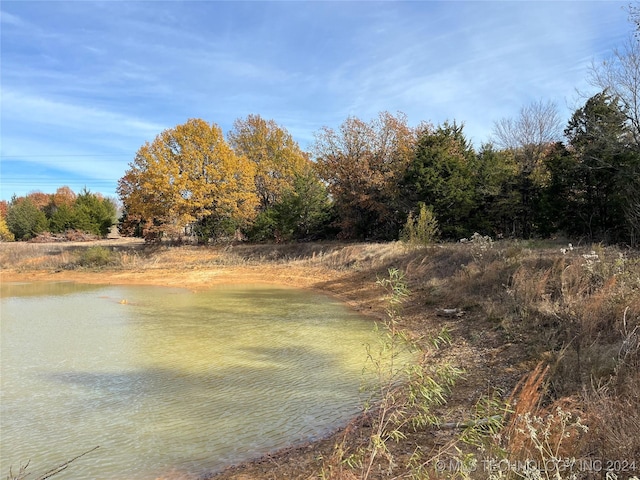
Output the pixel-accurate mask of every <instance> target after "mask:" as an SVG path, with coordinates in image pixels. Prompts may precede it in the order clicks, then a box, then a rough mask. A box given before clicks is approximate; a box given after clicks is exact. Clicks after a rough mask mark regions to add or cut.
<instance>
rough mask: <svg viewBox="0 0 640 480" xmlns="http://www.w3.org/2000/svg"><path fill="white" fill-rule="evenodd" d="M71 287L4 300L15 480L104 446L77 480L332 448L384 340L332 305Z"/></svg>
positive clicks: (23, 289) (7, 418)
mask: <svg viewBox="0 0 640 480" xmlns="http://www.w3.org/2000/svg"><path fill="white" fill-rule="evenodd" d="M69 287H71V285H70V284H63V285H58V286H57V287H54V286H52V285H49V286H46V287H45V286H43V285H34V286H33V290H31V289H30V288H29V287H28V286H26V285H22V286H19V287H18V286H15V288H13V289H12V290H9V291H10V292H11V293H12V296H4V298H3V299H2V300H1V303H0V308H1V313H2V331H1V333H2V335H1V339H0V341H1V350H0V352H1V355H2V388H1V398H0V400H1V401H0V409H1V410H0V413H1V425H0V427H1V428H2V444H1V446H0V463H1V464H2V466H3V469H8V466H9V465H14V467H16V466H17V465H18V464H19V463H20V462H24V461H26V460H29V459H30V460H31V465H32V466H33V467H35V468H36V469H37V472H36V473H39V472H40V471H44V470H46V469H47V468H49V467H51V466H53V465H57V464H59V463H61V462H62V461H64V460H67V459H68V458H71V457H73V456H74V455H76V454H78V453H81V452H82V451H85V450H87V449H89V448H91V447H93V446H95V445H100V449H99V450H97V451H96V452H93V453H92V454H91V455H88V456H87V457H83V458H82V460H81V461H78V462H77V463H74V465H73V466H72V467H70V468H72V469H73V475H72V476H73V478H77V479H81V478H87V479H89V478H91V479H93V478H102V479H116V478H125V477H126V478H130V479H143V478H145V479H146V478H155V477H156V476H159V475H162V474H163V472H166V471H168V470H176V471H180V472H183V473H187V474H193V475H194V476H198V475H201V474H202V473H204V472H209V471H214V470H217V469H219V468H221V467H224V466H225V465H227V464H229V463H234V462H238V461H242V460H246V459H248V458H251V457H254V456H256V455H259V454H262V453H264V452H266V451H268V450H271V449H275V448H280V447H284V446H286V445H288V444H290V443H292V442H296V441H303V440H308V439H313V438H317V437H319V436H322V435H324V434H326V433H327V432H328V431H330V430H332V429H334V428H336V427H337V426H339V425H340V424H342V423H344V422H345V421H346V420H347V419H348V418H349V417H350V416H351V415H353V414H355V413H356V412H357V410H358V408H359V405H360V399H359V395H358V387H359V384H360V376H361V371H362V366H363V364H364V362H365V356H366V354H365V349H364V347H363V345H364V344H365V343H373V342H375V339H374V336H373V333H372V329H371V325H370V323H369V322H365V321H363V320H362V319H361V318H359V317H357V316H356V315H354V314H353V313H352V312H350V311H348V310H347V309H346V308H345V307H344V306H343V305H341V304H339V303H337V302H336V301H334V300H332V299H330V298H328V297H325V296H322V295H317V294H313V293H310V292H306V291H305V292H303V291H298V290H293V289H283V288H266V287H258V286H250V287H226V288H221V289H216V290H212V291H209V292H203V293H190V292H187V291H184V290H179V289H162V288H151V287H118V286H110V287H100V288H97V287H94V286H92V287H86V286H78V289H77V290H75V291H71V290H70V289H69ZM54 291H57V292H59V293H61V294H54V293H52V292H54ZM34 292H39V293H34ZM5 293H6V290H3V295H4V294H5ZM0 473H1V474H4V472H0Z"/></svg>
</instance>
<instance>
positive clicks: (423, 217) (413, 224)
mask: <svg viewBox="0 0 640 480" xmlns="http://www.w3.org/2000/svg"><path fill="white" fill-rule="evenodd" d="M438 234H439V230H438V221H437V220H436V217H435V215H434V213H433V208H432V207H431V206H429V207H427V206H426V205H425V204H424V203H421V204H420V212H419V213H418V218H414V216H413V212H409V216H408V217H407V223H405V226H404V229H403V230H402V234H401V239H402V241H404V242H406V243H408V244H409V245H413V246H418V245H429V244H431V243H433V242H434V241H435V240H436V239H437V238H438Z"/></svg>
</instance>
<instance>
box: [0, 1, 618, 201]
mask: <svg viewBox="0 0 640 480" xmlns="http://www.w3.org/2000/svg"><path fill="white" fill-rule="evenodd" d="M35 5H37V6H38V8H34V6H35ZM624 5H625V3H624V2H617V1H609V2H597V1H596V2H533V1H530V2H529V1H524V2H515V1H513V2H492V1H482V2H464V1H461V2H445V1H442V2H432V1H429V2H276V1H274V2H199V1H187V2H161V1H157V2H156V1H149V2H129V1H122V2H93V1H83V2H74V1H68V2H64V1H62V2H38V3H35V2H31V1H29V0H26V1H20V2H18V1H5V2H3V4H2V11H1V12H0V22H1V23H2V57H3V61H2V70H1V85H2V123H3V125H2V126H3V128H2V160H3V178H2V184H3V193H2V196H3V198H6V193H5V190H6V187H7V185H6V184H7V180H6V179H7V178H9V177H8V176H7V175H5V172H6V171H7V170H6V168H8V167H6V165H8V162H9V160H10V157H11V156H13V157H14V158H15V162H17V163H12V164H11V165H12V171H13V172H14V173H15V171H16V170H15V169H16V168H19V165H24V166H25V169H27V168H31V167H30V166H33V165H38V166H40V167H42V168H43V170H42V175H46V174H49V173H50V174H51V175H61V176H60V183H61V184H64V183H65V182H64V175H69V176H71V175H72V174H74V173H78V172H80V173H81V174H82V175H85V176H86V178H87V179H89V180H90V179H91V178H101V179H105V180H103V181H104V182H106V181H107V180H106V179H108V178H111V179H112V180H111V182H110V183H109V185H115V182H116V181H117V179H118V178H119V177H120V176H122V174H123V173H124V170H125V169H126V163H127V162H128V161H129V160H130V159H132V158H133V156H134V155H135V152H136V150H137V149H138V148H139V147H140V146H141V145H142V144H143V143H144V142H145V141H150V140H152V139H153V138H154V137H155V135H157V134H158V133H160V131H162V130H163V129H165V128H169V127H172V126H175V125H177V124H179V123H183V122H184V121H186V119H188V118H192V117H201V118H204V119H206V120H207V121H213V122H216V123H218V124H219V125H220V126H221V127H222V128H223V130H225V131H228V130H229V129H230V128H231V126H232V123H233V121H234V120H235V119H236V118H238V117H244V116H246V115H248V114H250V113H258V114H260V115H262V116H263V117H266V118H273V119H275V120H276V121H277V122H278V123H280V124H281V125H282V126H284V127H286V128H287V129H288V130H289V131H290V132H291V133H292V134H293V135H294V138H295V139H296V140H298V141H299V142H300V144H301V145H302V146H303V147H305V148H306V147H310V145H311V143H312V142H313V134H314V132H316V131H318V130H319V128H320V127H322V126H323V125H327V126H331V127H337V126H338V125H339V124H340V123H341V122H342V121H344V119H345V118H346V117H347V116H348V115H355V116H359V117H361V118H363V119H367V120H368V119H370V118H372V117H374V116H375V115H376V114H377V113H378V112H379V111H382V110H388V111H391V112H396V111H402V112H404V113H406V114H407V115H408V117H409V120H410V121H411V122H412V123H413V124H417V123H419V122H420V121H423V120H425V121H433V122H435V123H439V122H442V121H444V120H447V119H449V120H453V119H455V120H457V121H458V122H464V123H465V124H466V129H467V133H468V135H469V136H471V137H472V139H473V140H474V142H475V143H476V144H479V143H481V142H482V141H485V140H487V139H488V136H489V134H490V131H491V128H492V123H493V122H494V121H495V120H498V119H499V118H501V117H503V116H510V115H515V114H516V113H517V112H518V110H519V109H520V107H521V106H523V105H524V104H526V103H528V102H529V101H532V100H538V99H545V100H546V99H549V100H552V101H555V102H556V103H558V104H559V105H560V106H563V105H566V104H568V103H569V102H567V101H566V99H567V98H568V97H571V96H572V95H574V93H575V89H576V88H579V89H583V90H587V88H586V87H587V84H586V81H585V78H586V74H587V68H588V65H589V64H590V62H591V60H592V59H593V58H596V59H598V58H602V56H603V55H606V54H607V53H608V52H610V51H611V49H612V48H613V47H615V46H616V45H617V44H620V43H621V42H622V40H623V38H624V37H625V36H626V35H627V34H628V32H629V29H630V26H629V24H628V23H627V18H626V13H625V12H624V10H623V9H622V7H623V6H624ZM569 113H570V112H569V109H568V108H567V111H566V112H565V114H566V115H567V117H568V115H569ZM54 152H55V155H56V156H54ZM65 154H67V155H89V156H91V155H93V157H91V158H92V160H91V161H90V162H88V161H87V162H84V163H82V162H80V161H71V162H67V163H65V162H64V161H60V160H59V158H60V157H58V156H57V155H63V156H64V155H65ZM106 154H117V155H118V156H119V157H118V158H117V159H114V158H110V159H106V158H104V157H101V156H100V155H106ZM29 155H42V156H38V157H30V158H28V159H26V158H25V157H28V156H29ZM36 158H37V160H36ZM70 158H89V157H70ZM101 158H102V160H100V159H101ZM25 162H30V163H25ZM14 167H15V168H14ZM56 172H58V173H56ZM65 172H66V173H65ZM16 175H17V174H16ZM69 178H70V177H69ZM33 187H34V188H37V185H36V184H35V182H34V185H33ZM109 188H112V189H113V187H111V186H110V187H109ZM107 193H109V192H107ZM110 194H113V191H111V192H110Z"/></svg>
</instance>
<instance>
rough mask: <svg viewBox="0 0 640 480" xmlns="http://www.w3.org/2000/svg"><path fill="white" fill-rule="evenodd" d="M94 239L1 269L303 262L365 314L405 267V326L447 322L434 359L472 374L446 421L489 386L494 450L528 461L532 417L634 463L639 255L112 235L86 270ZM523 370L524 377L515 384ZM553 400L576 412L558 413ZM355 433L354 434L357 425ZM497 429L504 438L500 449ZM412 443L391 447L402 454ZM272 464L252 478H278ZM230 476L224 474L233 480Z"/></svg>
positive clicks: (299, 265)
mask: <svg viewBox="0 0 640 480" xmlns="http://www.w3.org/2000/svg"><path fill="white" fill-rule="evenodd" d="M479 242H480V241H479ZM91 245H95V244H91ZM88 246H89V244H69V245H67V244H8V243H0V267H1V268H2V269H3V270H12V271H17V272H30V271H36V270H48V271H55V270H67V269H87V268H91V269H98V270H100V269H106V270H107V271H115V272H149V273H152V272H153V271H159V272H162V271H164V270H167V269H174V270H175V269H179V270H180V271H183V272H184V271H208V270H211V269H225V268H229V269H233V268H235V267H241V268H245V269H255V270H260V269H261V268H263V267H264V268H266V267H267V266H269V267H273V266H276V267H278V268H281V271H287V270H289V269H291V270H293V269H298V270H304V269H309V270H310V271H313V272H329V273H327V274H326V275H321V277H322V278H319V279H318V281H317V283H316V286H317V287H318V288H324V289H328V290H330V291H333V292H339V293H340V294H341V295H343V297H344V298H349V299H351V300H353V301H356V300H357V302H358V303H359V304H361V305H366V306H367V307H366V308H373V309H375V308H377V307H379V306H380V305H379V302H380V300H379V298H378V297H379V296H380V295H379V292H375V291H374V290H375V287H374V283H375V280H376V278H380V277H384V276H385V275H386V273H387V270H388V268H390V267H395V268H397V269H399V270H401V271H403V272H405V274H406V280H407V283H408V287H409V290H410V291H411V292H412V295H411V298H410V301H409V302H408V303H407V305H406V311H405V314H404V316H403V319H402V326H403V327H404V328H407V329H408V330H409V331H410V332H411V334H412V335H414V337H415V338H421V337H425V338H427V337H428V336H429V335H432V334H433V332H434V331H437V330H439V329H440V328H441V327H442V326H446V327H447V328H448V329H449V330H450V331H451V333H452V337H453V341H454V347H452V350H451V353H447V351H444V352H442V353H439V355H441V356H443V358H445V359H447V360H451V361H454V362H457V364H458V365H460V366H462V367H464V368H466V370H467V371H469V372H472V375H471V376H470V378H469V379H468V380H466V381H463V382H460V385H459V386H458V387H456V390H454V392H453V396H452V398H451V401H450V405H449V407H447V408H445V409H444V410H442V412H441V414H442V415H443V416H444V417H445V418H446V419H447V420H464V419H465V417H466V418H468V417H469V416H470V412H471V411H472V409H473V405H474V404H475V403H476V402H477V401H478V400H479V398H480V396H481V395H483V394H486V393H487V392H492V391H499V392H501V393H499V394H498V397H499V400H500V401H501V402H507V401H508V398H509V392H513V397H512V402H511V404H512V405H513V406H514V408H515V412H516V413H515V414H513V415H512V416H511V417H510V418H511V423H507V424H505V426H504V428H505V430H504V431H503V432H502V433H503V435H504V437H503V440H501V442H503V443H501V444H500V445H501V448H503V449H506V451H508V452H510V453H509V455H512V456H513V458H524V457H526V456H527V455H531V454H532V448H535V445H534V444H533V443H531V439H530V438H529V439H527V438H526V437H524V436H522V434H519V433H518V432H519V431H520V430H521V431H527V428H529V427H531V423H529V424H528V426H527V424H522V423H517V422H522V421H524V419H525V418H528V419H529V420H528V421H529V422H531V421H533V420H532V419H541V420H540V422H539V423H538V424H537V426H536V427H535V428H539V429H542V430H544V429H545V428H546V429H548V431H549V432H550V433H549V435H550V438H552V439H553V438H555V437H554V436H555V435H557V434H558V432H559V431H561V429H562V428H565V427H566V426H567V425H574V427H572V428H574V430H575V432H574V433H572V436H571V438H570V439H568V440H566V441H564V443H563V444H562V446H561V448H559V450H558V451H559V452H561V453H562V455H565V454H566V455H571V456H574V457H577V458H578V457H589V456H591V457H594V458H598V459H600V460H602V459H606V458H609V459H618V460H622V459H627V460H633V459H635V458H640V436H638V435H637V433H636V432H638V431H640V398H639V396H638V391H640V339H639V337H640V257H639V255H638V252H637V251H625V250H620V249H616V248H613V247H607V248H603V247H601V246H598V245H596V246H583V247H581V248H574V249H566V248H565V249H563V247H564V245H559V244H545V245H532V244H528V243H524V242H510V241H501V242H495V243H490V244H487V243H486V242H485V243H477V244H476V243H474V242H469V243H467V244H460V243H458V244H442V245H433V246H429V247H422V248H408V247H407V246H406V245H405V244H402V243H399V242H396V243H384V244H371V243H339V242H326V243H324V242H323V243H299V244H289V245H244V244H239V245H226V246H216V247H202V246H188V245H184V246H180V247H171V246H166V245H159V246H158V245H156V246H145V245H144V244H142V243H140V242H137V243H136V242H135V241H134V242H130V243H126V242H123V243H118V242H113V241H109V242H107V243H100V244H98V246H99V247H101V248H103V249H105V250H107V251H108V258H109V262H108V263H107V264H106V266H102V267H101V266H100V265H95V264H94V265H83V264H82V261H81V259H82V258H83V257H82V256H83V252H85V253H84V255H86V251H87V247H88ZM561 249H563V250H564V252H562V251H561ZM98 258H100V257H98ZM325 279H329V280H325ZM359 285H371V288H368V289H363V288H359ZM376 302H378V304H376ZM376 305H377V307H376ZM363 308H365V307H363ZM443 308H447V309H458V310H459V311H462V312H464V315H462V316H460V317H455V318H443V317H440V316H438V313H437V312H438V310H442V309H443ZM447 355H449V357H447ZM541 361H542V362H543V364H541V366H539V367H537V365H538V364H539V363H540V362H541ZM542 365H544V366H542ZM523 374H527V375H528V376H527V377H526V378H525V379H524V380H523V381H522V383H520V384H519V385H518V387H517V388H515V387H516V384H517V381H518V379H519V378H521V377H522V375H523ZM514 388H515V389H514ZM503 404H504V403H503ZM557 407H560V408H561V410H562V412H569V413H571V414H573V415H572V416H571V417H570V418H568V417H566V415H565V416H562V415H559V414H558V413H557V412H558V410H557ZM525 415H526V417H525ZM563 415H564V414H563ZM578 415H580V416H582V418H583V419H584V422H585V423H586V424H587V425H589V427H590V428H589V430H588V432H586V433H585V432H583V431H582V430H580V429H579V427H575V423H576V422H575V419H576V418H577V416H578ZM515 419H519V420H515ZM544 422H548V423H544ZM563 422H564V423H563ZM567 422H569V423H567ZM558 429H560V430H558ZM578 430H580V431H578ZM354 431H357V432H359V433H362V427H358V428H354ZM343 433H344V432H343ZM347 433H348V432H347ZM406 433H407V436H408V438H410V439H411V441H412V442H414V443H413V444H414V445H415V444H422V445H424V446H425V448H427V445H431V446H432V447H433V448H434V449H436V450H437V449H438V448H440V447H441V446H442V445H445V444H446V445H450V441H451V436H445V437H442V438H440V436H439V434H436V433H433V432H406ZM578 433H580V435H578ZM574 434H575V435H574ZM347 437H349V436H348V435H347ZM505 437H509V439H510V441H509V442H508V443H506V444H505V443H504V438H505ZM340 438H342V437H340ZM349 438H351V437H349ZM354 438H355V437H354ZM346 441H347V442H348V441H350V440H348V439H347V440H346ZM420 442H422V443H420ZM434 443H435V446H434ZM438 444H439V445H440V447H439V446H438ZM407 445H408V444H404V447H403V444H402V443H401V444H400V445H399V446H398V447H397V448H398V449H399V450H398V451H399V452H400V453H399V454H398V458H401V457H402V452H403V448H405V447H406V446H407ZM323 448H325V447H323ZM430 448H431V447H430ZM331 449H332V446H329V447H326V448H325V452H327V454H326V455H325V459H326V458H329V457H330V456H331V452H332V450H331ZM301 455H302V454H301ZM305 455H306V453H305ZM407 455H410V454H407ZM316 456H317V455H316ZM300 458H302V456H301V457H300ZM300 458H298V460H300ZM304 458H305V459H306V460H304V461H302V460H300V461H297V463H299V464H300V465H303V464H304V465H305V467H304V469H305V470H304V472H303V473H304V474H301V473H300V472H299V471H298V470H295V469H296V468H298V467H295V466H290V467H289V468H290V470H289V471H287V474H289V473H291V475H294V474H293V472H298V473H296V475H298V478H307V477H308V475H309V471H310V470H311V469H312V468H313V467H314V465H315V466H317V465H318V464H317V462H315V463H314V460H313V457H311V459H309V458H307V457H304ZM293 463H295V462H293ZM282 464H283V465H284V464H287V463H286V462H284V461H283V462H282ZM405 467H406V468H408V469H410V467H408V466H406V465H405ZM299 468H302V467H299ZM278 471H279V472H280V473H279V474H278V473H266V474H264V475H256V476H255V477H254V478H271V477H273V478H277V477H278V476H280V477H282V476H283V475H284V474H283V473H282V472H281V471H280V470H278ZM336 471H340V472H341V475H342V478H355V477H353V476H352V472H351V471H349V470H348V469H346V470H345V469H344V468H342V467H340V469H337V470H336ZM245 473H246V472H245ZM398 474H400V472H398ZM225 475H226V476H223V478H241V477H237V476H236V477H234V476H233V473H228V474H225ZM294 476H295V475H294Z"/></svg>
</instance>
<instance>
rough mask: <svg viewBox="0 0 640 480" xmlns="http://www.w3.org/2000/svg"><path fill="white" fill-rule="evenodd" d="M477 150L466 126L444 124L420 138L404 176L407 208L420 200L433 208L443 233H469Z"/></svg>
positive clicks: (411, 207) (457, 236) (451, 235)
mask: <svg viewBox="0 0 640 480" xmlns="http://www.w3.org/2000/svg"><path fill="white" fill-rule="evenodd" d="M474 162H475V152H474V150H473V148H472V147H471V145H470V143H469V142H468V140H467V139H466V137H465V136H464V133H463V126H462V125H457V124H456V123H455V122H454V123H453V124H450V123H444V124H443V125H441V126H439V127H438V128H437V129H436V130H435V131H431V130H424V131H423V132H422V133H421V134H420V135H419V137H418V141H417V145H416V148H415V151H414V155H413V158H412V161H411V163H410V164H409V167H408V169H407V172H406V175H405V178H404V182H403V183H404V188H403V189H402V191H404V192H405V194H406V198H407V199H408V201H409V205H408V207H409V208H407V210H411V209H413V208H414V207H415V206H416V205H417V204H418V202H423V203H424V204H426V205H431V206H432V207H433V213H434V214H435V216H436V218H437V219H438V225H439V227H440V231H441V232H442V235H443V236H445V237H447V238H462V237H465V236H467V235H469V234H470V233H472V232H470V229H469V219H470V215H471V213H472V211H473V209H474V207H475V192H474V186H475V185H474V174H473V172H474Z"/></svg>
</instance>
